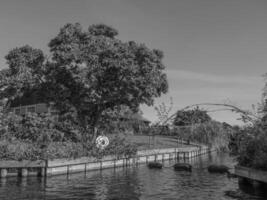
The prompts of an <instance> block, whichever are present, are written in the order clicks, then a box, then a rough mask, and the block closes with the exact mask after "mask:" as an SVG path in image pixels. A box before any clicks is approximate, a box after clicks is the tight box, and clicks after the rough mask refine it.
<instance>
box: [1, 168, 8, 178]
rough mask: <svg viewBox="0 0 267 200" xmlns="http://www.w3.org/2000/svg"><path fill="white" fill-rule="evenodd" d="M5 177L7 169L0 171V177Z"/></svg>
mask: <svg viewBox="0 0 267 200" xmlns="http://www.w3.org/2000/svg"><path fill="white" fill-rule="evenodd" d="M6 176H7V169H0V177H1V178H4V177H6Z"/></svg>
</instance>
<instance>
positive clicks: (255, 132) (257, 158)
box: [234, 124, 267, 170]
mask: <svg viewBox="0 0 267 200" xmlns="http://www.w3.org/2000/svg"><path fill="white" fill-rule="evenodd" d="M241 134H242V136H239V139H238V140H237V142H236V145H235V146H236V147H235V149H234V150H235V152H234V153H235V154H236V155H237V160H238V163H239V165H242V166H246V167H251V168H255V169H261V170H267V132H266V129H265V127H264V126H262V125H261V124H257V125H255V126H253V127H245V128H244V129H241V130H239V132H238V133H237V135H241Z"/></svg>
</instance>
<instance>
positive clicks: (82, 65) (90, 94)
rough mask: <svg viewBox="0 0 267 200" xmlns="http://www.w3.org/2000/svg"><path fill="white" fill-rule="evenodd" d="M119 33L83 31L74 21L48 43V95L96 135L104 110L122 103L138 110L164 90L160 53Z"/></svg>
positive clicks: (94, 29)
mask: <svg viewBox="0 0 267 200" xmlns="http://www.w3.org/2000/svg"><path fill="white" fill-rule="evenodd" d="M117 35H118V31H117V30H115V29H114V28H112V27H109V26H106V25H103V24H99V25H92V26H90V27H89V28H88V30H87V31H84V30H83V29H82V27H81V25H80V24H78V23H76V24H66V25H65V26H64V27H62V28H61V29H60V32H59V33H58V35H57V36H56V37H55V38H54V39H52V40H51V41H50V43H49V47H50V51H51V53H52V61H51V62H50V63H48V64H47V65H46V72H45V79H46V81H47V83H48V85H50V93H49V98H50V100H53V101H54V102H55V105H56V106H57V108H58V109H59V110H60V112H61V113H65V112H69V111H70V110H71V111H73V113H75V114H76V116H77V118H78V121H79V122H80V123H81V125H82V126H83V127H87V130H86V131H87V132H90V133H93V136H94V137H95V136H96V134H97V127H98V126H99V122H100V121H101V119H102V116H103V114H104V113H105V112H106V111H107V110H113V109H114V108H116V107H118V106H121V105H124V106H128V107H130V108H131V109H132V110H137V109H138V107H139V105H140V104H147V105H152V104H153V101H154V99H155V98H156V97H159V96H161V94H163V93H166V92H167V90H168V83H167V77H166V74H165V73H164V69H165V66H164V64H163V63H162V59H163V53H162V52H161V51H160V50H155V49H153V50H151V49H149V48H148V47H147V46H146V45H144V44H138V43H136V42H134V41H130V42H124V41H122V40H119V39H118V38H117Z"/></svg>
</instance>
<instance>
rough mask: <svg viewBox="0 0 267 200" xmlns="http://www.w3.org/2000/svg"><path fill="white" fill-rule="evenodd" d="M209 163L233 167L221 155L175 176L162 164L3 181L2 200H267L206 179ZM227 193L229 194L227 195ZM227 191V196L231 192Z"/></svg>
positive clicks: (234, 184)
mask: <svg viewBox="0 0 267 200" xmlns="http://www.w3.org/2000/svg"><path fill="white" fill-rule="evenodd" d="M211 163H216V164H225V165H228V166H233V165H234V162H233V161H232V159H231V158H229V157H228V156H227V155H225V154H219V155H215V154H213V155H211V156H202V157H199V158H196V159H193V160H191V164H192V165H193V170H192V173H190V172H180V171H179V172H178V171H174V170H173V168H172V165H173V164H174V163H173V162H168V161H165V162H164V168H163V169H162V170H152V169H148V168H147V167H146V166H145V165H140V166H138V167H132V168H131V167H130V168H117V169H115V170H114V169H106V170H103V171H92V172H88V173H86V174H83V173H80V174H73V175H70V176H69V177H67V176H55V177H50V178H48V179H47V180H45V179H37V178H27V179H17V178H8V179H5V180H3V179H1V182H0V199H1V200H2V199H3V200H5V199H8V200H13V199H16V200H17V199H20V200H26V199H46V200H54V199H59V200H63V199H92V200H123V199H125V200H126V199H127V200H157V199H160V200H162V199H163V200H164V199H166V200H174V199H175V200H177V199H181V200H213V199H214V200H217V199H218V200H233V199H242V200H243V199H244V200H248V199H249V200H263V199H266V198H265V197H260V196H257V194H256V195H255V194H253V193H244V192H243V190H240V189H239V185H238V181H237V179H228V178H227V176H226V175H222V174H210V173H208V171H207V166H208V165H209V164H211ZM227 191H228V192H227ZM229 191H230V192H229Z"/></svg>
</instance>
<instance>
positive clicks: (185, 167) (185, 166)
mask: <svg viewBox="0 0 267 200" xmlns="http://www.w3.org/2000/svg"><path fill="white" fill-rule="evenodd" d="M173 167H174V170H175V171H189V172H191V171H192V166H191V165H190V164H188V163H176V164H174V166H173Z"/></svg>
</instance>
